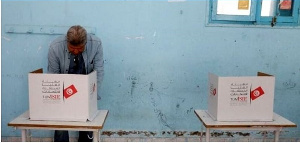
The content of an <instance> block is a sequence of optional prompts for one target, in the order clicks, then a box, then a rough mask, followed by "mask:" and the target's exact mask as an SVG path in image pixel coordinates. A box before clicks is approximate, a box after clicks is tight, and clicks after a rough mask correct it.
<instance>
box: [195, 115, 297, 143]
mask: <svg viewBox="0 0 300 143" xmlns="http://www.w3.org/2000/svg"><path fill="white" fill-rule="evenodd" d="M194 112H195V114H196V115H197V117H198V118H199V119H200V121H201V122H202V125H204V126H205V128H206V138H205V140H206V142H209V140H210V130H211V129H213V130H259V131H274V133H275V137H274V141H275V142H278V141H279V134H280V131H281V130H282V128H284V127H297V125H296V124H295V123H293V122H291V121H289V120H287V119H285V118H284V117H282V116H280V115H278V114H276V113H274V116H273V117H274V121H271V122H220V121H215V120H213V119H212V118H211V117H210V115H209V114H208V113H207V110H195V111H194Z"/></svg>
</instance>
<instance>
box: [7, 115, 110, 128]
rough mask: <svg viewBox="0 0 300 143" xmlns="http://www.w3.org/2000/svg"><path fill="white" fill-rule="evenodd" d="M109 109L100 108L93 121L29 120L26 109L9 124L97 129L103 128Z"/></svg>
mask: <svg viewBox="0 0 300 143" xmlns="http://www.w3.org/2000/svg"><path fill="white" fill-rule="evenodd" d="M107 114H108V110H98V115H97V116H96V117H95V119H94V120H93V121H86V122H68V121H31V120H29V112H28V111H26V112H25V113H23V114H22V115H20V116H19V117H17V118H15V119H14V120H12V121H11V122H9V123H8V126H13V127H21V128H24V127H30V128H34V127H36V128H56V129H59V128H69V129H72V128H74V129H77V128H85V129H97V130H100V129H102V128H103V125H104V122H105V120H106V117H107Z"/></svg>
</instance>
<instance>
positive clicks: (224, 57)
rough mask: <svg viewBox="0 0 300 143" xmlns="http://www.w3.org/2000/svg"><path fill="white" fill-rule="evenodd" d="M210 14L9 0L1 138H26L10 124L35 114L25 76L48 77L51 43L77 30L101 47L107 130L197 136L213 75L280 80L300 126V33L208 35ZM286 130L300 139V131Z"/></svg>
mask: <svg viewBox="0 0 300 143" xmlns="http://www.w3.org/2000/svg"><path fill="white" fill-rule="evenodd" d="M206 9H207V5H206V1H185V2H169V1H167V0H166V1H126V0H125V1H89V2H86V1H7V0H5V1H2V23H1V28H2V33H1V35H2V36H1V37H2V38H1V40H2V45H1V56H2V73H1V79H2V85H1V88H2V93H1V94H2V95H1V109H2V114H1V119H2V120H1V130H2V132H1V136H20V131H19V130H14V129H13V128H11V127H8V126H7V123H8V122H9V121H11V120H12V119H13V118H15V117H17V116H18V115H19V114H21V113H23V112H24V111H26V110H28V84H27V82H28V79H27V78H28V76H27V73H28V72H30V71H32V70H34V69H37V68H44V69H45V70H46V69H47V53H48V47H49V43H50V42H51V41H52V40H53V39H54V38H56V37H57V36H58V35H59V34H62V33H65V32H66V30H67V28H68V27H69V26H71V25H75V24H80V25H83V26H85V27H90V28H91V32H92V33H94V34H95V35H97V36H98V37H100V38H101V39H102V42H103V47H104V59H105V77H104V81H103V86H102V87H101V94H102V100H101V101H99V103H98V106H99V109H108V110H109V111H110V113H109V116H108V119H107V121H106V124H105V127H104V129H103V130H104V131H118V130H123V131H153V132H155V133H160V132H162V131H187V132H191V131H197V130H198V131H199V130H200V122H199V120H198V119H197V117H196V116H195V114H194V112H193V111H194V110H195V109H207V88H208V87H207V76H208V72H213V73H217V74H219V75H224V76H236V75H241V76H246V75H247V76H254V75H256V72H257V71H264V72H267V73H270V74H273V75H275V76H276V87H275V100H274V111H275V112H277V113H278V114H280V115H282V116H284V117H286V118H287V119H289V120H291V121H293V122H295V123H296V124H298V125H299V124H300V118H299V117H300V108H299V107H300V104H299V102H300V80H299V79H300V58H299V53H300V46H299V40H300V39H299V34H300V29H299V28H290V29H288V28H285V29H276V28H271V27H269V28H259V27H252V28H246V27H207V26H205V23H206V18H207V17H206V16H207V10H206ZM30 29H31V31H30ZM49 29H50V30H49ZM28 30H29V33H26V32H27V31H28ZM285 130H286V131H287V132H286V134H285V136H294V137H298V138H300V127H298V128H293V129H285ZM52 135H53V133H52V132H50V131H44V132H37V131H34V132H33V136H45V137H51V136H52ZM157 136H159V134H157Z"/></svg>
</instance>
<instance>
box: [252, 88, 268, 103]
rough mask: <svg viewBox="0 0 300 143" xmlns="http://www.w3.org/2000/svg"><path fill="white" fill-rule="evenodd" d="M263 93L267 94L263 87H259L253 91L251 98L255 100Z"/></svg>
mask: <svg viewBox="0 0 300 143" xmlns="http://www.w3.org/2000/svg"><path fill="white" fill-rule="evenodd" d="M263 94H265V92H264V90H263V89H262V88H261V87H258V88H256V89H254V90H252V91H251V100H255V99H256V98H258V97H260V96H262V95H263Z"/></svg>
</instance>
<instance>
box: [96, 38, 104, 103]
mask: <svg viewBox="0 0 300 143" xmlns="http://www.w3.org/2000/svg"><path fill="white" fill-rule="evenodd" d="M94 70H96V71H97V84H98V89H100V87H101V85H102V81H103V76H104V61H103V48H102V44H101V41H99V42H98V44H97V52H96V55H95V58H94ZM99 93H100V92H99V90H98V100H100V99H101V97H100V94H99Z"/></svg>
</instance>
